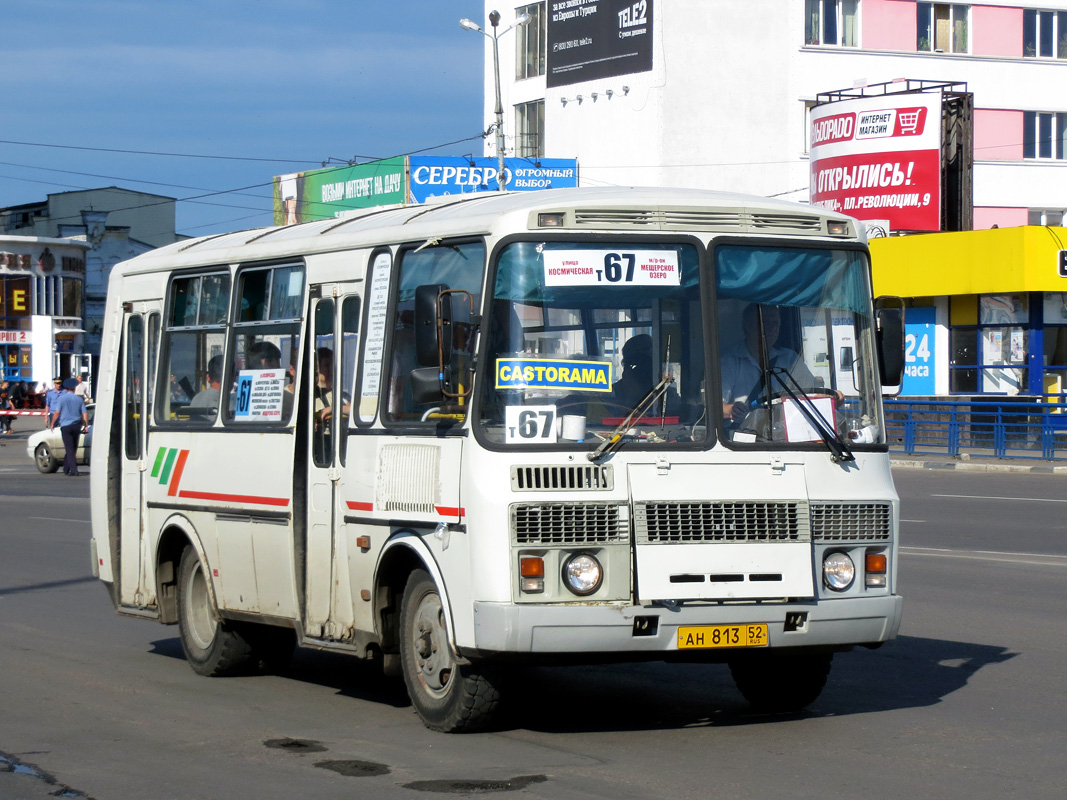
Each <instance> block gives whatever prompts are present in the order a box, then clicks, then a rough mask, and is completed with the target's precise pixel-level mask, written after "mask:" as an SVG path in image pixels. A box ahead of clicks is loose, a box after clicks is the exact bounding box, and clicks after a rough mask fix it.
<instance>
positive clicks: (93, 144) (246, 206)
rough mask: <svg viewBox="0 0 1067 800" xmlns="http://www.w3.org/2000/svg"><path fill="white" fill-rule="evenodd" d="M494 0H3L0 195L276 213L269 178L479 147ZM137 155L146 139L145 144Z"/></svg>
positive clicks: (0, 201)
mask: <svg viewBox="0 0 1067 800" xmlns="http://www.w3.org/2000/svg"><path fill="white" fill-rule="evenodd" d="M484 16H485V6H484V4H483V3H482V2H481V0H284V1H283V0H258V1H257V0H28V2H18V3H16V2H4V3H3V9H2V12H0V17H2V19H3V31H4V36H3V42H4V43H3V46H2V47H0V81H2V87H3V88H2V90H0V207H3V206H12V205H19V204H22V203H33V202H38V201H43V200H44V199H45V198H46V196H47V195H48V194H50V193H57V192H65V191H71V190H75V189H92V188H99V187H105V186H119V187H122V188H126V189H131V190H136V191H143V192H150V193H153V194H160V195H164V196H167V197H174V198H177V199H178V200H180V202H178V203H177V204H176V214H177V230H178V232H179V233H181V234H186V235H190V236H201V235H205V234H213V233H222V232H225V231H233V230H241V229H245V228H253V227H260V226H264V225H270V224H272V211H271V196H272V188H271V183H272V178H273V177H274V176H275V175H281V174H285V173H287V172H296V171H302V170H309V169H318V168H320V167H322V166H323V163H324V162H328V163H333V164H338V163H342V164H343V163H346V162H348V161H350V160H353V159H354V160H356V161H359V162H361V163H362V162H363V161H367V160H372V159H376V158H386V157H390V156H397V155H405V154H413V153H420V154H423V155H465V154H473V155H477V156H480V155H482V154H483V141H482V133H483V132H484V130H485V129H486V127H487V126H488V124H489V121H488V120H486V119H484V118H483V117H484V112H483V107H482V92H483V74H484V73H483V60H484V57H485V42H486V40H485V38H484V37H483V36H481V35H480V34H478V33H477V32H471V31H465V30H463V29H462V28H460V26H459V20H460V18H462V17H469V18H471V19H473V20H474V21H476V22H478V23H480V24H482V25H483V27H484V26H485V21H484V20H483V17H484ZM135 151H136V152H135Z"/></svg>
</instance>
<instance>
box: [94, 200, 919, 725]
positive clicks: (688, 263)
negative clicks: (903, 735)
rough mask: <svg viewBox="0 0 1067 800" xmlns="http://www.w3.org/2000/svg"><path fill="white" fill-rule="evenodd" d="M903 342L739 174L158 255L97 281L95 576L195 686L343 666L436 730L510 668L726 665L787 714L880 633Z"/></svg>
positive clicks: (314, 225)
mask: <svg viewBox="0 0 1067 800" xmlns="http://www.w3.org/2000/svg"><path fill="white" fill-rule="evenodd" d="M816 326H822V331H823V333H822V335H819V336H816V335H813V333H812V331H813V329H814V328H815V327H816ZM845 328H848V330H847V331H846V330H844V329H845ZM846 334H847V337H848V340H849V342H850V344H849V346H850V348H851V352H850V353H849V357H848V359H847V362H845V361H842V360H841V359H839V358H828V357H827V356H826V353H827V352H829V351H831V349H832V344H833V343H834V342H836V341H839V340H841V339H842V337H843V336H845V335H846ZM901 339H902V337H901V320H900V313H899V312H894V311H893V310H892V309H886V310H883V311H877V312H876V311H875V310H874V308H873V305H872V299H871V278H870V267H869V258H868V251H867V248H866V244H865V241H864V234H863V232H862V229H861V228H859V227H858V226H857V224H856V222H855V221H854V220H852V219H850V218H848V217H845V216H842V215H839V214H835V213H831V212H827V211H824V210H821V209H818V208H814V207H808V206H799V205H793V204H787V203H782V202H778V201H771V200H765V199H760V198H753V197H745V196H740V195H726V194H719V193H714V192H705V191H690V190H678V189H569V190H552V191H544V192H532V193H514V194H498V193H487V194H481V195H477V196H473V197H470V196H468V197H464V198H441V199H439V200H438V201H436V202H433V203H432V204H427V205H422V206H405V207H388V208H381V209H371V210H365V211H358V212H352V213H350V214H348V215H345V216H343V217H341V218H338V219H332V220H326V221H318V222H310V223H304V224H300V225H292V226H288V227H276V228H266V229H261V230H253V231H245V232H240V233H228V234H222V235H218V236H208V237H204V238H200V239H193V240H189V241H185V242H181V243H178V244H175V245H171V246H169V247H164V248H161V249H158V250H155V251H153V252H151V253H147V254H145V255H142V256H139V257H137V258H135V259H133V260H131V261H127V262H125V263H123V264H120V265H119V266H118V267H116V268H115V270H114V271H113V273H112V275H111V284H110V288H109V294H108V306H107V327H106V329H105V331H104V337H103V353H102V357H101V373H102V374H101V380H100V384H99V392H98V402H97V406H96V434H97V441H96V446H95V447H94V448H93V456H92V459H93V460H92V477H91V480H92V499H93V507H92V523H93V539H92V553H93V562H94V570H95V573H96V574H97V575H98V576H99V578H100V579H101V580H102V581H103V582H104V583H105V584H106V585H107V586H108V588H109V591H110V593H111V597H112V599H113V601H114V604H115V607H116V608H117V610H118V612H119V613H120V614H126V615H131V616H138V617H143V618H148V619H154V620H156V621H158V622H161V623H163V624H177V625H178V626H179V631H180V635H181V643H182V647H183V649H184V652H185V655H186V657H187V658H188V660H189V662H190V664H191V665H192V667H193V669H194V670H196V671H197V672H198V673H200V674H203V675H224V674H232V673H235V672H238V671H241V670H245V669H250V668H253V667H262V666H263V665H264V664H265V663H266V664H271V663H274V664H277V663H282V662H284V659H285V658H286V657H287V656H288V655H290V654H291V653H292V650H293V648H294V646H295V645H296V644H299V645H300V646H303V647H316V648H324V649H328V650H333V651H339V652H346V653H351V654H352V655H355V656H357V657H360V658H365V659H376V660H379V661H380V662H381V663H382V666H383V667H384V668H385V669H386V670H387V671H391V672H393V673H394V674H395V673H396V672H400V673H402V674H403V677H404V680H405V682H406V684H407V688H408V692H409V694H410V696H411V700H412V703H413V705H414V707H415V709H416V711H417V712H418V714H419V715H420V717H421V718H422V720H423V721H424V722H425V724H426V725H427V726H429V727H430V728H433V729H437V730H444V731H459V730H472V729H477V728H479V727H481V726H484V725H485V724H486V723H487V722H488V721H489V720H490V718H491V716H492V713H493V711H494V709H495V708H496V705H497V702H498V699H499V696H500V687H501V683H502V682H501V676H502V675H504V674H505V673H506V672H507V671H508V669H509V666H510V665H514V664H520V663H521V664H526V663H554V664H559V663H568V662H582V661H589V660H594V659H595V660H598V661H603V660H605V659H612V660H616V661H620V662H627V661H637V660H650V659H652V660H691V661H696V662H707V661H715V662H723V663H726V664H728V665H729V667H730V669H731V671H732V674H733V676H734V678H735V681H736V683H737V685H738V688H739V689H740V691H741V692H742V693H743V695H744V696H745V697H746V698H747V699H748V701H749V702H751V703H752V704H754V705H756V706H758V707H761V708H767V709H796V708H799V707H803V706H805V705H807V704H809V703H810V702H812V701H813V700H814V699H815V698H816V697H817V696H818V694H819V692H820V691H821V689H822V687H823V684H824V682H825V680H826V676H827V674H828V671H829V668H830V661H831V658H832V656H833V654H834V653H837V652H841V651H845V650H848V649H850V648H852V647H854V646H867V647H875V646H878V645H880V644H881V643H883V642H885V641H887V640H889V639H892V638H893V637H894V636H895V635H896V633H897V630H898V628H899V624H900V616H901V605H902V600H901V597H900V596H899V595H898V593H897V588H896V587H897V580H896V561H897V558H896V554H897V521H898V500H897V495H896V493H895V490H894V487H893V482H892V478H891V475H890V469H889V458H888V453H887V446H886V439H885V428H884V424H883V416H882V406H881V386H882V384H884V383H892V382H896V381H897V380H898V378H897V377H895V376H894V374H893V373H894V372H896V373H899V369H900V366H901V364H900V363H898V362H902V354H901ZM812 347H817V348H819V349H820V350H821V354H813V353H805V352H804V350H805V348H812ZM815 355H819V358H818V359H816V358H814V356H815ZM820 359H821V360H820ZM816 361H818V362H819V363H823V362H828V363H827V364H826V365H825V366H824V367H820V368H819V369H818V370H816V371H815V372H817V373H818V374H817V375H815V374H813V371H812V370H810V369H808V368H807V367H806V366H805V364H806V363H815V362H816ZM727 381H730V382H732V383H733V386H727V385H726V384H727ZM744 381H748V382H749V383H750V384H751V385H750V386H742V382H744ZM739 386H742V388H738V387H739Z"/></svg>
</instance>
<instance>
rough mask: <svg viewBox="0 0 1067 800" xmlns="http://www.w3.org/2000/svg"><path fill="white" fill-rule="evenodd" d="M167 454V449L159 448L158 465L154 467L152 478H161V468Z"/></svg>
mask: <svg viewBox="0 0 1067 800" xmlns="http://www.w3.org/2000/svg"><path fill="white" fill-rule="evenodd" d="M166 454H167V448H165V447H161V448H159V452H158V453H156V463H155V464H153V465H152V477H153V478H158V477H159V468H160V467H162V466H163V456H165V455H166Z"/></svg>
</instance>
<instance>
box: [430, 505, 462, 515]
mask: <svg viewBox="0 0 1067 800" xmlns="http://www.w3.org/2000/svg"><path fill="white" fill-rule="evenodd" d="M434 510H435V511H436V512H437V513H438V514H440V515H441V516H442V517H462V516H465V515H466V514H467V512H466V510H465V509H462V508H454V507H452V506H434Z"/></svg>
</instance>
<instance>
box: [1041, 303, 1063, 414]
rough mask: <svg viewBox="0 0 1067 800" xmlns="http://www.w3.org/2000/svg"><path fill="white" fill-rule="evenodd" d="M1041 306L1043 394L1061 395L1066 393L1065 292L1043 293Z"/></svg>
mask: <svg viewBox="0 0 1067 800" xmlns="http://www.w3.org/2000/svg"><path fill="white" fill-rule="evenodd" d="M1043 305H1044V308H1043V309H1042V312H1043V313H1042V319H1043V322H1044V325H1045V341H1044V344H1045V347H1044V353H1043V356H1044V357H1043V359H1042V360H1043V362H1044V366H1045V376H1044V383H1043V391H1044V392H1045V394H1062V393H1063V392H1065V391H1067V292H1045V297H1044V304H1043Z"/></svg>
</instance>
